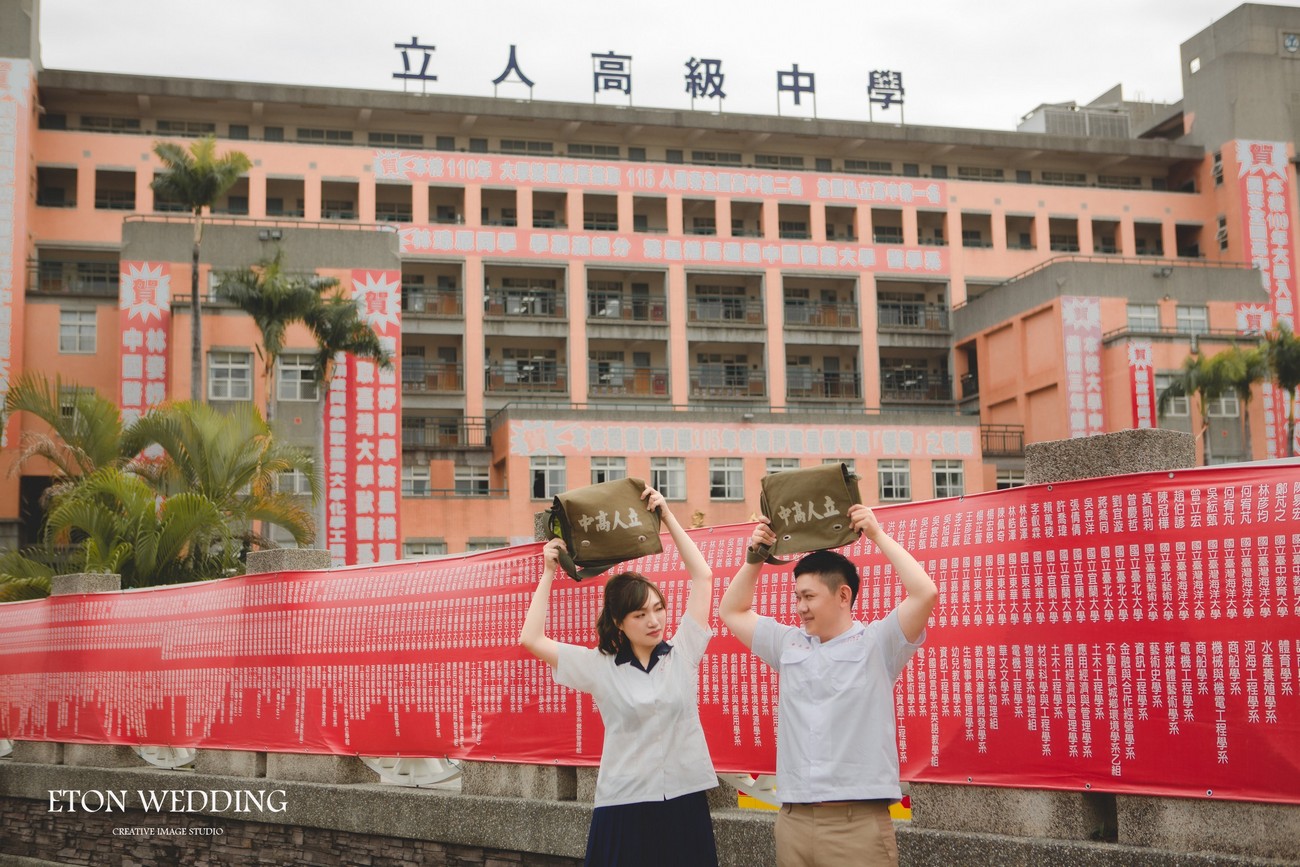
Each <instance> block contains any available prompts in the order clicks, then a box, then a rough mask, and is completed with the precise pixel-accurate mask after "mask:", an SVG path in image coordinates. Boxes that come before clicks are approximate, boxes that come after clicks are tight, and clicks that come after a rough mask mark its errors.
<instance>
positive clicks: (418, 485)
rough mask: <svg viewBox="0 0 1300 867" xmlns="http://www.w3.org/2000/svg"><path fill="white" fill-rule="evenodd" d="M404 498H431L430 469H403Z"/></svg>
mask: <svg viewBox="0 0 1300 867" xmlns="http://www.w3.org/2000/svg"><path fill="white" fill-rule="evenodd" d="M402 496H403V497H427V496H429V468H428V467H402Z"/></svg>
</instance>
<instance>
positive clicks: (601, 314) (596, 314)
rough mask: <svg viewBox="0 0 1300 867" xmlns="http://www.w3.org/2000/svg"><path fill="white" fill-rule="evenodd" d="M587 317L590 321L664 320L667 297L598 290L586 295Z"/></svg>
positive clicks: (666, 316) (665, 317)
mask: <svg viewBox="0 0 1300 867" xmlns="http://www.w3.org/2000/svg"><path fill="white" fill-rule="evenodd" d="M587 318H588V319H589V320H591V321H592V322H665V321H667V319H668V299H667V298H666V297H665V296H663V295H633V294H631V293H627V292H623V293H615V292H600V293H596V294H589V295H588V296H587Z"/></svg>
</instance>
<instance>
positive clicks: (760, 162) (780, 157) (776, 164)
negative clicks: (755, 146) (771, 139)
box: [754, 154, 803, 169]
mask: <svg viewBox="0 0 1300 867" xmlns="http://www.w3.org/2000/svg"><path fill="white" fill-rule="evenodd" d="M754 165H756V166H759V167H761V168H765V169H801V168H803V157H797V156H789V155H787V154H754Z"/></svg>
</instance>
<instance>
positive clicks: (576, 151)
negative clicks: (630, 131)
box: [569, 144, 623, 160]
mask: <svg viewBox="0 0 1300 867" xmlns="http://www.w3.org/2000/svg"><path fill="white" fill-rule="evenodd" d="M622 155H623V151H622V149H621V148H620V147H619V146H618V145H609V144H603V145H590V144H571V145H569V156H571V157H595V158H596V159H605V160H616V159H618V158H619V157H621V156H622Z"/></svg>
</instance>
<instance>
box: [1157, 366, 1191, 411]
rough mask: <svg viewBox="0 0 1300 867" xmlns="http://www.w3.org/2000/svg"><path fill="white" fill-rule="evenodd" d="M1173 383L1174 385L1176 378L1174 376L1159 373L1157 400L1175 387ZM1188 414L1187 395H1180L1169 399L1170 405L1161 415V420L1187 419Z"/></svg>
mask: <svg viewBox="0 0 1300 867" xmlns="http://www.w3.org/2000/svg"><path fill="white" fill-rule="evenodd" d="M1173 383H1174V377H1173V375H1172V374H1168V373H1157V374H1156V399H1157V400H1159V398H1160V395H1162V394H1164V393H1165V392H1166V391H1168V390H1169V386H1171V385H1173ZM1187 414H1188V403H1187V395H1185V394H1183V395H1179V396H1178V397H1171V398H1170V399H1169V403H1168V405H1167V406H1166V407H1165V408H1164V411H1163V412H1161V413H1160V417H1161V418H1186V417H1187Z"/></svg>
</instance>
